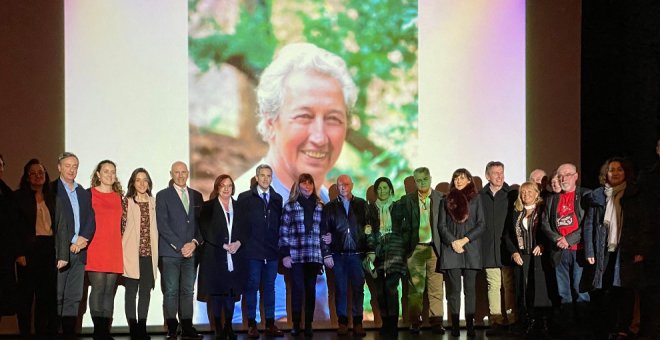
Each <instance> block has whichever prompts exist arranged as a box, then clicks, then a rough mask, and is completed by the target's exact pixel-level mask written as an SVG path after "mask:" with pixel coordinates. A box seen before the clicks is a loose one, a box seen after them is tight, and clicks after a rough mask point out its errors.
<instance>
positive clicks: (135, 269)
mask: <svg viewBox="0 0 660 340" xmlns="http://www.w3.org/2000/svg"><path fill="white" fill-rule="evenodd" d="M127 202H128V209H127V210H128V211H127V213H126V229H125V230H124V235H122V239H121V242H122V246H123V247H124V248H123V249H124V276H125V277H128V278H131V279H139V278H140V206H139V205H138V204H137V203H135V202H134V201H133V199H130V198H129V199H127ZM149 220H150V223H151V227H150V228H149V230H150V236H151V264H152V267H153V271H154V281H155V280H156V277H157V271H158V228H156V199H154V198H153V197H149Z"/></svg>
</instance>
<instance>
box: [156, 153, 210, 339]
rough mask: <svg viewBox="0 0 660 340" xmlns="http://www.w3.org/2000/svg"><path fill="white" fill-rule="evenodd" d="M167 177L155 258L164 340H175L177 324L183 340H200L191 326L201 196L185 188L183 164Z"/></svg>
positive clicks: (158, 215)
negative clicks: (158, 279) (158, 272)
mask: <svg viewBox="0 0 660 340" xmlns="http://www.w3.org/2000/svg"><path fill="white" fill-rule="evenodd" d="M170 176H171V177H172V185H171V186H169V187H167V188H165V189H163V190H161V191H159V192H158V194H157V195H156V220H157V222H158V234H159V241H158V253H159V254H158V255H159V262H160V263H159V268H160V275H161V282H162V287H163V313H164V317H165V322H166V323H167V338H168V339H176V337H177V328H178V327H179V321H180V322H181V331H182V333H181V336H182V339H202V336H201V335H199V334H198V333H197V331H196V330H195V328H193V326H192V318H193V289H194V285H195V277H196V275H197V270H196V266H195V250H196V249H197V246H198V245H199V243H198V242H197V240H200V239H201V237H200V234H199V224H198V222H197V221H198V217H199V210H200V208H201V205H202V203H203V199H202V194H200V193H199V192H198V191H196V190H193V189H191V188H189V187H188V186H187V185H186V183H187V182H188V167H187V166H186V164H185V163H183V162H180V161H178V162H174V163H173V164H172V169H171V170H170ZM177 312H178V315H179V319H178V320H177Z"/></svg>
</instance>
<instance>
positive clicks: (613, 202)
mask: <svg viewBox="0 0 660 340" xmlns="http://www.w3.org/2000/svg"><path fill="white" fill-rule="evenodd" d="M625 190H626V182H623V183H621V184H619V185H617V186H615V187H612V186H610V185H609V184H605V216H604V218H603V224H604V225H605V227H606V228H607V233H608V234H607V250H608V251H609V252H613V251H615V250H616V248H617V247H618V246H619V239H620V238H621V227H622V226H623V214H622V211H621V196H623V193H624V191H625Z"/></svg>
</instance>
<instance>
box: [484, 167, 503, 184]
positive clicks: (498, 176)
mask: <svg viewBox="0 0 660 340" xmlns="http://www.w3.org/2000/svg"><path fill="white" fill-rule="evenodd" d="M486 179H487V180H488V183H490V184H491V185H493V186H495V187H501V186H502V185H504V167H501V166H491V167H490V169H488V171H486Z"/></svg>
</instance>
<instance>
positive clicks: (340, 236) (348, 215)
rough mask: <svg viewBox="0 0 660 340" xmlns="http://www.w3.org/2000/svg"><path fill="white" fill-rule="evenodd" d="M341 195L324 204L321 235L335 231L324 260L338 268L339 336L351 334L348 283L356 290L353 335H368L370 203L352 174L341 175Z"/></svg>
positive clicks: (336, 299) (336, 281) (336, 274)
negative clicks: (365, 316) (359, 192)
mask: <svg viewBox="0 0 660 340" xmlns="http://www.w3.org/2000/svg"><path fill="white" fill-rule="evenodd" d="M337 190H338V191H339V197H337V198H336V199H334V200H332V201H330V202H328V204H326V205H325V206H324V207H323V215H322V217H321V234H322V235H325V234H326V233H330V234H331V239H332V240H331V242H330V247H323V249H322V252H323V262H324V263H325V265H326V267H328V268H334V274H335V307H336V311H337V318H338V319H339V320H338V321H339V329H338V330H337V334H338V335H346V334H347V333H348V312H347V309H348V283H349V281H350V284H351V290H352V292H351V293H352V305H353V306H352V313H353V314H352V316H353V335H355V336H365V335H366V333H365V331H364V328H363V327H362V303H363V301H364V272H363V271H362V259H363V258H364V256H365V252H366V250H367V240H366V235H365V233H364V227H365V225H366V224H367V221H366V212H367V202H366V201H365V200H364V199H362V198H359V197H355V196H353V180H351V178H350V177H349V176H348V175H341V176H339V177H338V178H337Z"/></svg>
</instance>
